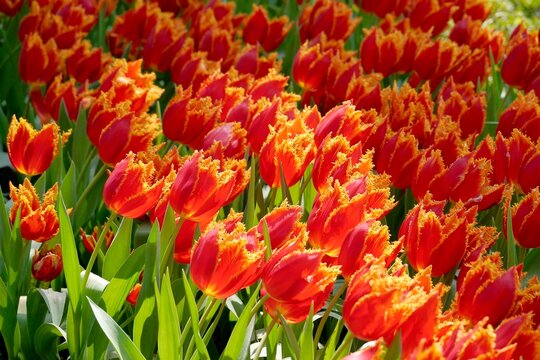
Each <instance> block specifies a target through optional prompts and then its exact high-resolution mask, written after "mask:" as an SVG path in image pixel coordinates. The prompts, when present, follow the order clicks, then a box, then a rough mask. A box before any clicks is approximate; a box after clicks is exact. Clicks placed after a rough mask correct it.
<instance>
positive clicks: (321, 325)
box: [313, 281, 347, 349]
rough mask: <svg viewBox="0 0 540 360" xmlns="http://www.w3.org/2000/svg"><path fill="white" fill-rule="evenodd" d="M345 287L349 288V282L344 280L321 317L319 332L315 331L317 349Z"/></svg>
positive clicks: (314, 341)
mask: <svg viewBox="0 0 540 360" xmlns="http://www.w3.org/2000/svg"><path fill="white" fill-rule="evenodd" d="M345 289H347V282H345V281H344V282H343V284H342V285H341V287H340V288H339V289H338V291H336V294H335V295H334V296H333V297H332V300H330V303H329V304H328V306H327V307H326V311H325V312H324V314H323V317H322V318H321V321H320V322H319V326H317V332H316V333H315V338H314V339H313V343H314V344H315V349H316V348H317V346H318V344H319V339H320V338H321V335H322V331H323V329H324V324H326V320H328V317H329V316H330V313H331V312H332V309H333V308H334V306H335V305H336V303H337V301H338V300H339V298H340V297H341V295H342V294H343V293H344V292H345Z"/></svg>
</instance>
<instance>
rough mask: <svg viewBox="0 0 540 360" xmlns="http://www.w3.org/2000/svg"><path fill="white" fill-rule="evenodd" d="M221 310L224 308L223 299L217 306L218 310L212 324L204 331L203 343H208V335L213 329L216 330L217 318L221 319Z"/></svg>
mask: <svg viewBox="0 0 540 360" xmlns="http://www.w3.org/2000/svg"><path fill="white" fill-rule="evenodd" d="M223 310H225V301H222V302H221V306H220V307H219V311H218V313H217V316H216V317H215V318H214V321H212V324H211V325H210V327H209V328H208V330H207V331H206V333H205V334H204V337H203V342H204V343H205V344H208V340H210V336H212V334H213V333H214V330H216V327H217V326H218V324H219V319H221V314H223Z"/></svg>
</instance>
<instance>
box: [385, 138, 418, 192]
mask: <svg viewBox="0 0 540 360" xmlns="http://www.w3.org/2000/svg"><path fill="white" fill-rule="evenodd" d="M419 161H420V152H419V150H418V141H417V140H416V138H415V137H414V136H413V135H410V134H406V133H405V132H403V131H400V132H398V133H397V134H396V135H394V136H393V137H391V138H390V139H388V140H386V142H385V143H384V144H383V146H382V148H381V149H380V150H379V152H378V153H377V160H376V162H375V166H376V168H377V171H378V172H379V173H381V174H382V173H386V174H388V175H390V178H391V180H392V183H393V185H394V186H395V187H396V188H399V189H405V188H407V187H409V186H410V184H411V182H412V180H413V174H414V173H415V171H416V169H417V166H418V162H419Z"/></svg>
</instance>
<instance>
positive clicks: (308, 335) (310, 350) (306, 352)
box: [300, 302, 315, 359]
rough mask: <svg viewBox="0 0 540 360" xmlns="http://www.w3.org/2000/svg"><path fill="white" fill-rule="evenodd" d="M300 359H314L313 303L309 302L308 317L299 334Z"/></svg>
mask: <svg viewBox="0 0 540 360" xmlns="http://www.w3.org/2000/svg"><path fill="white" fill-rule="evenodd" d="M300 358H301V359H314V358H315V346H314V343H313V302H311V307H310V308H309V316H308V318H307V319H306V321H305V322H304V328H303V329H302V333H301V334H300Z"/></svg>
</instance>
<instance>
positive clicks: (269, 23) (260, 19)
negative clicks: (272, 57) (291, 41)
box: [242, 5, 292, 52]
mask: <svg viewBox="0 0 540 360" xmlns="http://www.w3.org/2000/svg"><path fill="white" fill-rule="evenodd" d="M291 28H292V23H290V22H289V18H288V17H286V16H282V17H280V18H276V19H272V20H270V19H268V14H267V13H266V9H265V8H263V7H261V6H258V5H254V6H253V10H252V12H251V14H250V15H249V16H248V17H246V22H245V25H244V30H243V32H242V37H243V39H244V41H245V42H246V43H248V44H252V45H255V44H257V42H258V43H260V44H261V46H262V47H263V49H264V50H265V51H266V52H271V51H274V50H276V49H277V48H278V47H279V45H280V44H281V42H282V41H283V39H285V36H287V34H288V33H289V31H290V30H291Z"/></svg>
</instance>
